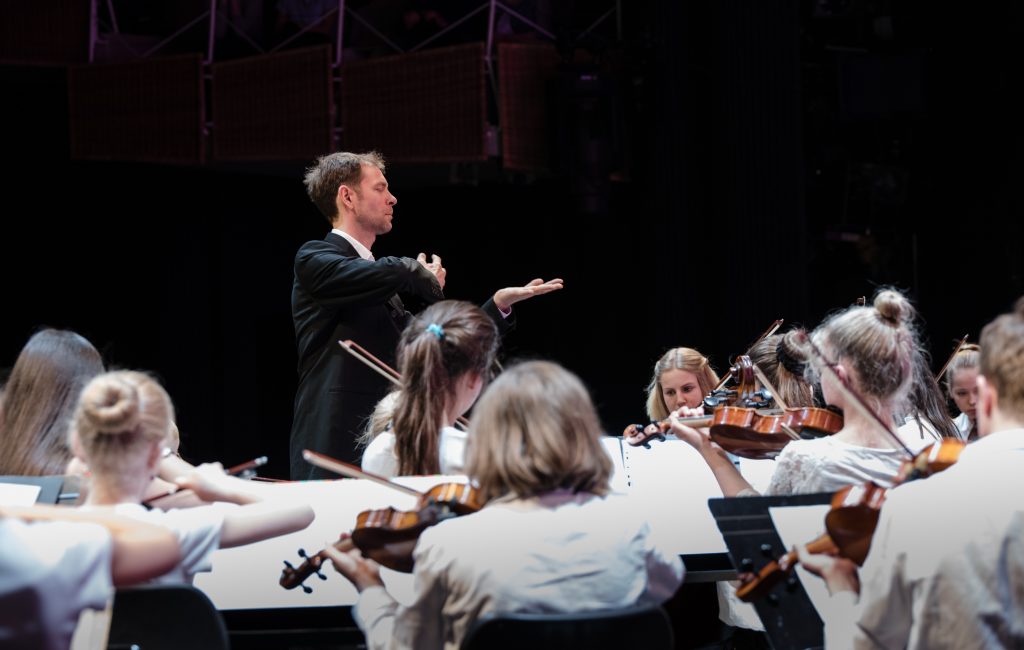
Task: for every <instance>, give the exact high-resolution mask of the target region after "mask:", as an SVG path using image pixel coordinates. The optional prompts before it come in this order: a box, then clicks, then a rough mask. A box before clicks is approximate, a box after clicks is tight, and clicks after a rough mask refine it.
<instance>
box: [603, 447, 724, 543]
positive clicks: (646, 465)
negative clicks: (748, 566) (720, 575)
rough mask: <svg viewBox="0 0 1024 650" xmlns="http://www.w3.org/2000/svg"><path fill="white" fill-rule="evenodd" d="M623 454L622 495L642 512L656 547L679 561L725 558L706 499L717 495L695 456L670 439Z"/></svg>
mask: <svg viewBox="0 0 1024 650" xmlns="http://www.w3.org/2000/svg"><path fill="white" fill-rule="evenodd" d="M622 449H623V470H624V472H625V477H626V482H627V484H628V489H627V493H628V494H630V495H631V496H634V497H636V503H637V507H638V508H641V509H643V510H645V511H646V512H647V520H648V521H649V522H650V523H651V530H652V532H653V533H654V534H655V535H656V536H657V537H658V539H659V541H660V542H661V543H662V544H664V545H665V547H666V548H668V549H672V550H674V551H675V552H677V553H679V554H680V555H687V554H694V553H725V552H726V546H725V541H724V540H723V539H722V533H721V532H720V531H719V530H718V525H717V524H715V518H714V517H713V516H712V515H711V511H710V510H709V509H708V499H711V498H721V496H722V489H721V488H720V487H718V481H716V480H715V476H714V474H712V473H711V469H710V468H708V465H707V463H706V462H705V461H704V458H703V457H702V456H701V455H700V453H699V452H698V451H697V450H696V449H694V448H693V447H691V446H690V445H689V444H687V443H686V442H684V441H682V440H678V439H676V438H675V437H669V438H667V439H665V440H653V441H651V442H649V443H648V447H643V446H641V447H633V446H632V445H629V444H623V445H622Z"/></svg>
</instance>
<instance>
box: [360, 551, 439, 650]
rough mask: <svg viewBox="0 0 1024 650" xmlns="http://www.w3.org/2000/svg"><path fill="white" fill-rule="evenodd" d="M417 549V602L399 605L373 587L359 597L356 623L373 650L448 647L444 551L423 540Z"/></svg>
mask: <svg viewBox="0 0 1024 650" xmlns="http://www.w3.org/2000/svg"><path fill="white" fill-rule="evenodd" d="M430 532H431V531H427V532H424V533H423V535H421V537H420V543H419V544H418V545H417V546H416V551H415V552H414V558H415V560H416V569H415V574H414V585H413V593H414V597H413V602H412V603H411V604H410V605H409V606H402V605H398V604H397V603H396V602H395V600H394V599H393V598H392V597H391V596H390V595H389V594H388V593H387V591H385V590H384V588H383V587H372V588H370V589H366V590H364V591H363V592H362V593H361V594H359V600H358V601H357V602H356V606H355V607H354V608H353V617H354V618H355V620H356V624H358V625H359V628H360V629H361V630H362V631H363V633H364V634H365V635H366V646H367V648H369V650H405V649H407V648H408V649H411V648H416V649H417V650H435V649H440V648H443V647H444V634H445V633H444V617H443V612H442V610H443V608H444V602H445V596H446V592H445V588H444V573H443V569H442V568H441V567H443V566H444V565H446V564H447V561H446V560H445V559H444V549H443V548H441V547H440V546H433V545H431V544H430V543H429V541H428V542H427V543H426V544H424V543H423V538H424V537H429V536H430V535H429V533H430Z"/></svg>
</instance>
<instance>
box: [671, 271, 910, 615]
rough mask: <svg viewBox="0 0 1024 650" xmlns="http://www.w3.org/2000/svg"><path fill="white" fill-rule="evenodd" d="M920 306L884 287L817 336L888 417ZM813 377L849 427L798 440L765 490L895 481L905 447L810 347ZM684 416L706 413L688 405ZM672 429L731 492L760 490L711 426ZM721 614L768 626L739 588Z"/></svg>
mask: <svg viewBox="0 0 1024 650" xmlns="http://www.w3.org/2000/svg"><path fill="white" fill-rule="evenodd" d="M912 317H913V310H912V308H911V306H910V303H909V302H908V301H907V300H906V298H904V297H903V296H902V295H901V294H900V293H898V292H896V291H892V290H882V291H880V292H879V293H878V294H877V295H876V296H875V299H874V303H873V304H872V305H869V306H853V307H850V308H848V309H846V310H844V311H842V312H839V313H837V314H835V315H833V316H832V317H830V318H829V319H827V320H826V321H825V322H824V323H822V324H821V325H820V326H819V327H818V328H817V329H816V330H815V331H814V332H813V333H812V334H811V338H812V340H813V341H814V342H815V343H816V344H817V345H818V347H819V348H820V349H821V350H823V352H824V354H825V356H826V357H827V359H828V362H829V364H830V365H831V366H832V367H833V368H834V369H835V371H836V372H837V373H838V374H839V376H840V377H842V378H844V379H845V380H846V382H847V383H848V384H849V385H850V386H851V388H852V389H853V390H854V391H856V392H857V393H859V394H860V395H862V396H863V397H864V398H865V399H866V400H867V401H868V402H869V404H870V405H871V407H872V408H873V409H874V410H875V411H876V412H877V413H878V414H879V415H880V416H881V417H882V418H883V419H884V420H885V421H888V422H891V421H893V418H894V417H895V413H896V412H897V411H898V410H900V409H901V405H902V404H903V401H904V399H905V397H906V396H907V394H908V391H909V389H910V387H911V385H912V383H913V375H914V372H913V364H914V354H915V351H916V349H917V347H918V344H917V335H916V333H915V331H914V328H913V325H912V322H911V320H912ZM784 337H785V339H784V340H785V341H786V342H787V346H788V349H789V350H792V351H794V353H795V354H796V353H799V352H798V351H803V350H805V349H806V346H805V345H801V344H800V343H799V337H800V333H798V332H795V331H791V332H788V333H786V334H785V335H784ZM803 354H804V355H805V356H804V359H803V361H804V362H805V363H807V364H808V374H809V375H811V376H812V377H813V378H815V379H816V378H817V377H820V378H821V379H820V382H821V390H822V394H823V397H824V399H825V402H826V403H828V404H833V405H835V406H838V407H840V408H842V409H843V413H844V424H843V428H842V429H841V430H840V431H839V432H838V433H836V434H834V435H832V436H827V437H823V438H816V439H812V440H794V441H793V442H790V443H789V444H787V445H786V446H785V447H784V448H783V450H782V452H781V453H780V454H779V456H778V457H777V458H776V465H775V470H774V471H773V473H772V478H771V481H770V483H769V485H768V488H767V489H766V490H765V494H768V495H779V494H804V493H811V492H834V491H836V490H839V489H840V488H842V487H845V486H847V485H859V484H862V483H865V482H868V481H874V482H876V483H879V484H881V485H883V486H890V485H892V482H893V480H894V478H895V477H896V475H897V473H898V471H899V468H900V464H901V463H902V461H903V460H905V459H906V455H905V453H904V451H903V450H902V449H900V448H897V447H896V443H895V441H893V440H892V439H891V438H890V437H889V436H888V435H887V434H886V433H885V432H884V431H881V430H880V429H879V425H878V424H877V423H876V422H875V421H874V420H873V419H869V418H868V417H866V416H865V415H863V414H861V412H860V411H859V410H858V409H856V408H854V407H853V406H852V405H849V404H847V401H846V399H847V398H846V397H845V393H843V392H841V391H840V390H839V389H838V388H837V387H836V386H835V385H834V384H833V381H834V380H833V379H832V375H831V373H824V374H823V373H822V372H821V369H820V368H818V365H819V363H820V362H819V361H818V360H817V358H815V357H813V356H809V355H807V353H806V352H803ZM680 415H684V416H688V415H699V412H694V411H689V410H688V409H682V412H681V413H680ZM670 421H671V422H672V427H671V428H672V431H673V432H674V433H675V434H676V436H677V437H679V438H682V439H683V440H686V441H687V442H688V443H689V444H691V445H692V446H693V447H694V448H695V449H697V451H699V452H700V453H701V455H702V456H703V457H704V460H705V461H707V463H708V466H709V467H710V468H711V470H712V472H713V473H714V475H715V478H716V479H717V480H718V484H719V486H721V488H722V493H723V494H724V495H725V496H727V497H731V496H742V495H748V494H749V495H753V494H757V492H756V491H755V490H754V489H753V488H752V487H751V485H750V484H749V483H748V482H747V481H746V480H745V479H744V478H743V476H742V475H741V474H740V473H739V471H738V470H737V469H736V466H735V465H734V464H733V463H732V462H731V460H730V459H729V458H728V457H727V456H726V454H725V452H724V451H723V450H722V449H721V448H720V447H718V446H717V445H715V444H714V443H713V442H712V441H711V439H710V437H709V436H708V434H707V433H706V432H704V431H700V430H697V429H693V428H691V427H688V426H686V425H684V424H681V423H679V422H678V420H677V419H675V418H670ZM719 591H720V598H719V604H720V616H721V618H722V620H723V621H725V622H726V623H728V624H730V625H734V626H738V627H746V628H750V629H761V626H760V624H759V620H758V619H757V618H756V614H755V613H754V611H753V608H752V607H750V606H749V605H746V604H744V603H740V602H739V601H738V600H737V599H735V596H734V594H732V593H728V592H730V591H731V590H729V589H727V588H720V590H719Z"/></svg>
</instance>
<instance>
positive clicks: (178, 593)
mask: <svg viewBox="0 0 1024 650" xmlns="http://www.w3.org/2000/svg"><path fill="white" fill-rule="evenodd" d="M132 646H137V647H138V648H139V650H165V649H166V650H180V649H181V648H189V649H190V650H227V649H228V648H230V643H229V641H228V632H227V628H226V627H225V625H224V619H223V617H221V614H220V612H219V611H217V608H216V607H214V606H213V603H212V602H211V601H210V599H209V598H208V597H207V596H206V594H204V593H203V592H202V591H200V590H198V589H196V588H195V587H193V586H192V585H186V584H179V585H141V586H138V587H121V588H118V589H117V591H115V592H114V607H113V613H112V615H111V620H110V635H109V637H108V639H107V648H108V650H121V649H125V648H131V647H132Z"/></svg>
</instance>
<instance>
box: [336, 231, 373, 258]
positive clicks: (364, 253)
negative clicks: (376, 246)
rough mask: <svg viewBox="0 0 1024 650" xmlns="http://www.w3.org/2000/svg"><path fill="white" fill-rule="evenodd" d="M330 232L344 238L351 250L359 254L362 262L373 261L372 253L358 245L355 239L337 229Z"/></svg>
mask: <svg viewBox="0 0 1024 650" xmlns="http://www.w3.org/2000/svg"><path fill="white" fill-rule="evenodd" d="M331 232H333V233H334V234H335V235H338V236H340V237H344V238H345V239H346V240H347V241H348V243H350V244H352V248H354V249H356V253H358V254H359V257H361V258H363V259H364V260H369V261H371V262H372V261H373V260H374V257H373V253H371V252H370V249H369V248H367V247H366V246H363V245H362V244H361V243H359V241H357V240H356V238H355V237H353V236H352V235H350V234H348V233H347V232H345V231H344V230H339V229H337V228H334V229H332V230H331Z"/></svg>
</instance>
